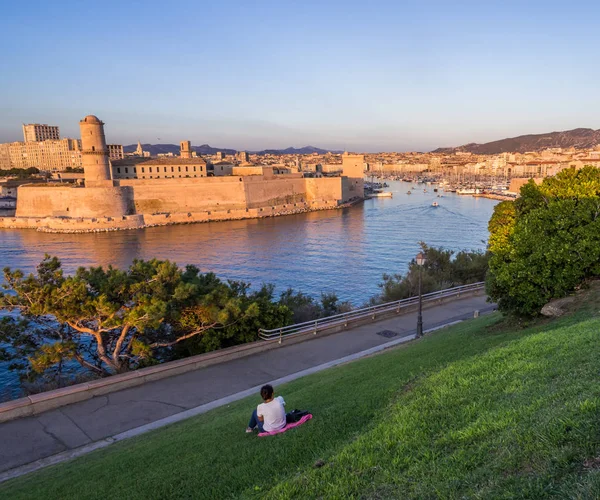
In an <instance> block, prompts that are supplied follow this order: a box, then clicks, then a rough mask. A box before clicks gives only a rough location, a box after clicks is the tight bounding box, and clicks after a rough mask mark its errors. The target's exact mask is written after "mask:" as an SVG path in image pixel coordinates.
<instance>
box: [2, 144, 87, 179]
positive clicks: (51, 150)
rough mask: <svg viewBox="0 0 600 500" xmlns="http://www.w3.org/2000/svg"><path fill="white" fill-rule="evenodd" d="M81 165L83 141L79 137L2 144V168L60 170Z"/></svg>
mask: <svg viewBox="0 0 600 500" xmlns="http://www.w3.org/2000/svg"><path fill="white" fill-rule="evenodd" d="M81 166H82V163H81V143H80V141H79V140H77V139H60V140H58V141H38V142H9V143H6V144H0V170H8V169H11V168H23V169H25V168H32V167H33V168H37V169H39V170H42V171H46V172H59V171H62V170H65V169H66V168H68V167H70V168H81Z"/></svg>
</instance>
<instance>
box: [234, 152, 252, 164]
mask: <svg viewBox="0 0 600 500" xmlns="http://www.w3.org/2000/svg"><path fill="white" fill-rule="evenodd" d="M236 156H237V159H238V161H239V162H240V163H250V155H249V154H248V151H238V153H237V155H236Z"/></svg>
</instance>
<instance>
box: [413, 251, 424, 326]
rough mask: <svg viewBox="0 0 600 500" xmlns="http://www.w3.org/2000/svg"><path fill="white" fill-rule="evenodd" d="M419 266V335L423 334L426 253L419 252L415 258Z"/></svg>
mask: <svg viewBox="0 0 600 500" xmlns="http://www.w3.org/2000/svg"><path fill="white" fill-rule="evenodd" d="M415 261H416V262H417V266H419V316H417V337H422V336H423V314H422V311H423V296H422V295H421V281H422V274H423V265H424V264H425V261H426V259H425V255H424V254H423V252H419V253H418V254H417V257H416V258H415Z"/></svg>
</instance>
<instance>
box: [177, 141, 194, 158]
mask: <svg viewBox="0 0 600 500" xmlns="http://www.w3.org/2000/svg"><path fill="white" fill-rule="evenodd" d="M179 156H180V157H181V158H191V157H192V143H191V142H190V141H181V142H180V143H179Z"/></svg>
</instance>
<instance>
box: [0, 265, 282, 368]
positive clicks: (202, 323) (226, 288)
mask: <svg viewBox="0 0 600 500" xmlns="http://www.w3.org/2000/svg"><path fill="white" fill-rule="evenodd" d="M4 279H5V284H4V289H5V292H4V293H0V308H4V309H8V310H18V311H19V312H20V315H21V317H22V318H24V320H19V319H18V317H17V316H14V315H13V316H12V317H6V318H4V319H3V320H2V322H0V345H2V346H9V347H8V348H7V347H5V348H4V349H2V350H0V359H2V360H15V361H17V363H16V364H15V365H14V367H15V368H17V369H21V370H26V371H29V373H30V374H36V373H37V374H41V373H44V372H45V371H47V370H49V369H51V368H53V367H54V368H56V367H57V366H58V367H60V366H61V364H62V363H64V362H65V361H75V362H77V363H79V364H80V365H81V366H82V367H84V368H85V369H86V370H89V371H91V372H93V373H96V374H97V375H100V376H104V375H108V374H111V373H121V372H126V371H128V370H131V369H134V368H138V367H141V366H147V365H150V364H153V363H156V362H158V361H160V360H163V359H170V358H172V357H173V356H177V355H178V354H181V352H185V348H182V349H180V350H175V349H174V348H175V346H179V345H180V344H183V343H185V342H189V341H191V340H192V339H193V340H194V342H195V345H196V346H200V347H198V348H197V349H196V351H197V352H204V351H207V350H212V349H218V348H221V347H227V346H230V345H234V344H239V343H241V342H248V341H250V340H255V339H256V338H257V333H258V329H259V328H261V327H265V326H266V327H272V326H273V325H275V324H277V325H280V324H282V323H283V324H285V323H286V322H288V321H289V320H290V318H291V313H290V311H289V310H288V309H287V308H286V307H285V306H282V305H279V304H276V303H273V301H272V296H273V288H272V287H268V286H265V287H263V288H262V289H261V290H259V291H257V292H254V293H249V292H248V288H249V285H248V284H246V283H242V282H236V281H228V282H226V283H225V282H222V281H221V280H220V279H219V278H217V277H216V276H215V275H214V274H212V273H207V274H202V273H200V272H199V269H198V268H197V267H195V266H187V267H186V268H185V269H184V270H182V269H180V268H179V267H178V266H177V265H176V264H174V263H171V262H169V261H160V260H155V259H154V260H150V261H143V260H135V261H134V262H133V264H132V265H131V266H130V267H129V269H127V270H119V269H115V268H113V267H110V266H109V267H108V268H107V269H104V268H102V267H90V268H88V269H85V268H79V269H78V270H77V272H76V273H75V275H73V276H65V275H64V273H63V270H62V268H61V263H60V261H59V260H58V259H57V258H56V257H50V256H48V255H46V257H45V258H44V260H43V261H42V262H41V263H40V265H39V266H38V268H37V273H36V274H30V275H28V276H25V275H24V274H23V272H21V271H19V270H16V271H11V270H10V269H8V268H7V269H5V270H4ZM31 321H35V323H36V324H37V325H38V327H36V328H32V327H31V324H30V322H31ZM188 350H189V349H188ZM25 359H27V363H24V360H25Z"/></svg>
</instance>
